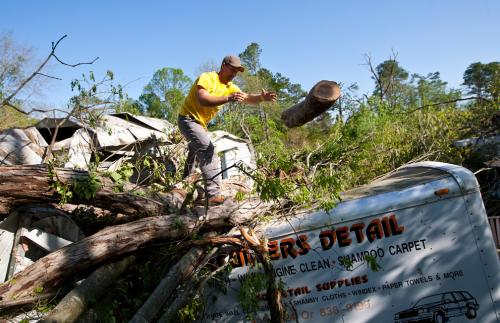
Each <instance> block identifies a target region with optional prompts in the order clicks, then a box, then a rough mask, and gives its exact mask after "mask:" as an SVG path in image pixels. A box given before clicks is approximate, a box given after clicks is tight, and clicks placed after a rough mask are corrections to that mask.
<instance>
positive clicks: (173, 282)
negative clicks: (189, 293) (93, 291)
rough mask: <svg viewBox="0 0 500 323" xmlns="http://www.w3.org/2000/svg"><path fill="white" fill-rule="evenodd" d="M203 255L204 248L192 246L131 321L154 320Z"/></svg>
mask: <svg viewBox="0 0 500 323" xmlns="http://www.w3.org/2000/svg"><path fill="white" fill-rule="evenodd" d="M202 256H203V249H201V248H197V247H195V248H191V250H189V251H188V253H186V254H185V255H184V256H183V257H182V258H181V260H180V261H179V262H178V263H176V264H175V265H174V266H172V267H171V268H170V269H169V271H168V273H167V275H166V276H165V277H163V279H162V280H161V282H160V283H159V284H158V286H157V287H156V289H155V290H154V292H153V293H152V294H151V295H150V296H149V298H148V299H147V301H146V302H145V303H144V304H143V305H142V306H141V308H140V309H139V310H138V311H137V313H136V314H135V315H134V317H133V318H132V319H131V320H130V321H129V323H148V322H151V321H153V319H154V318H155V317H156V315H157V314H158V312H159V311H160V310H161V308H162V306H163V304H164V303H165V301H166V300H167V298H168V297H169V296H170V295H171V294H172V293H173V292H174V290H175V289H176V288H177V286H178V285H179V284H180V283H181V282H182V281H183V280H185V279H187V278H188V277H190V276H191V275H192V274H193V272H194V271H195V269H196V268H197V266H198V263H199V261H200V258H201V257H202Z"/></svg>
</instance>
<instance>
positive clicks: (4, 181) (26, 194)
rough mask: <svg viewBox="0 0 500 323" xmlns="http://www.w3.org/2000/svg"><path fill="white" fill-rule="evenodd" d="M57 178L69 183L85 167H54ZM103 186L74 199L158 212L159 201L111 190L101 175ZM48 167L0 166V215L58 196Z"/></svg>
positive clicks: (118, 208)
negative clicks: (86, 196) (87, 198)
mask: <svg viewBox="0 0 500 323" xmlns="http://www.w3.org/2000/svg"><path fill="white" fill-rule="evenodd" d="M55 172H56V173H57V178H58V180H59V181H61V183H63V184H72V183H73V181H74V180H75V179H77V178H84V177H88V173H87V172H86V171H78V170H71V169H63V168H60V169H56V170H55ZM101 181H102V182H103V183H104V184H105V185H104V187H103V188H102V189H100V190H98V191H97V192H96V195H95V197H94V198H93V199H92V200H91V201H83V200H80V201H78V200H77V199H75V200H74V201H73V202H81V203H82V204H91V205H95V206H98V207H100V208H103V209H106V210H113V211H114V212H119V213H124V214H136V215H160V214H162V213H163V209H164V206H163V204H162V203H160V202H158V201H155V200H152V199H148V198H145V197H141V196H137V195H134V194H130V193H115V192H113V190H112V187H110V186H112V183H111V181H110V180H109V179H104V178H101ZM51 184H52V183H51V178H50V176H49V172H48V168H47V167H46V166H43V165H24V166H0V215H6V214H8V213H9V212H10V210H11V209H12V208H15V207H16V206H20V205H25V204H33V203H54V202H59V201H60V196H59V195H58V194H57V193H56V192H55V191H54V190H53V189H52V188H51V187H50V185H51Z"/></svg>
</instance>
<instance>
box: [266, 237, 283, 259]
mask: <svg viewBox="0 0 500 323" xmlns="http://www.w3.org/2000/svg"><path fill="white" fill-rule="evenodd" d="M267 248H268V250H269V258H271V260H276V259H280V256H281V254H280V253H279V247H278V241H269V242H268V243H267Z"/></svg>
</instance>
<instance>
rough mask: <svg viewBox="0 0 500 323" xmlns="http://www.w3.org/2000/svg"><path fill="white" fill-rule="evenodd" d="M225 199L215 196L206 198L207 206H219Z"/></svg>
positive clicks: (221, 196)
mask: <svg viewBox="0 0 500 323" xmlns="http://www.w3.org/2000/svg"><path fill="white" fill-rule="evenodd" d="M225 200H226V197H225V196H223V195H215V196H212V197H209V198H208V205H220V204H222V203H224V201H225Z"/></svg>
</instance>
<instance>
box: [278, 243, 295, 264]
mask: <svg viewBox="0 0 500 323" xmlns="http://www.w3.org/2000/svg"><path fill="white" fill-rule="evenodd" d="M294 246H295V239H292V238H286V239H283V240H281V241H280V249H281V255H282V256H283V259H285V258H287V257H288V255H290V256H292V258H296V257H297V250H295V248H294Z"/></svg>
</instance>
